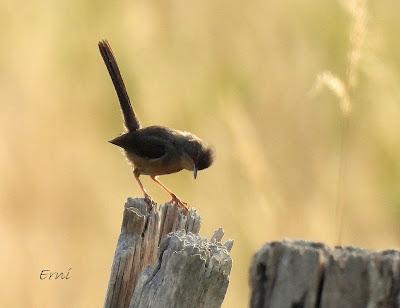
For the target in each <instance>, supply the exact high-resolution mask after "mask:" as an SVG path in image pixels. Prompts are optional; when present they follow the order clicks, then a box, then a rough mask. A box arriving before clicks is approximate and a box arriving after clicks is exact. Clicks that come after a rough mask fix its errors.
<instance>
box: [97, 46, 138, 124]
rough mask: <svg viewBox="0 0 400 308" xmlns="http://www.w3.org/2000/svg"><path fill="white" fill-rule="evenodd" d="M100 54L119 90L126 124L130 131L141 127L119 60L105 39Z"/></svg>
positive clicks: (116, 89)
mask: <svg viewBox="0 0 400 308" xmlns="http://www.w3.org/2000/svg"><path fill="white" fill-rule="evenodd" d="M99 50H100V54H101V56H102V57H103V60H104V63H105V65H106V66H107V70H108V73H109V74H110V76H111V80H112V82H113V84H114V88H115V91H116V92H117V95H118V99H119V103H120V105H121V109H122V113H123V115H124V120H125V126H126V128H127V129H128V130H129V131H134V130H137V129H139V128H140V122H139V120H138V118H137V117H136V115H135V112H134V111H133V109H132V105H131V102H130V100H129V96H128V92H127V91H126V88H125V84H124V80H123V79H122V76H121V72H120V71H119V68H118V64H117V60H116V59H115V57H114V54H113V52H112V49H111V46H110V44H109V43H108V42H107V41H106V40H104V41H100V42H99Z"/></svg>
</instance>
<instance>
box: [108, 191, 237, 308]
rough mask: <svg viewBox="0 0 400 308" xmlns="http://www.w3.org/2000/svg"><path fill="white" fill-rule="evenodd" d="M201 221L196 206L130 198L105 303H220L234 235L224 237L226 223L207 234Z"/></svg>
mask: <svg viewBox="0 0 400 308" xmlns="http://www.w3.org/2000/svg"><path fill="white" fill-rule="evenodd" d="M200 225H201V218H200V216H199V215H198V214H197V212H196V210H195V209H190V210H189V211H188V212H187V211H184V210H182V209H180V208H177V207H176V206H175V205H172V204H168V203H167V204H164V205H161V206H160V207H158V206H157V205H156V204H154V203H152V204H149V203H147V202H146V201H145V200H144V199H140V198H135V199H132V198H128V200H127V202H126V204H125V208H124V213H123V220H122V226H121V233H120V236H119V239H118V243H117V248H116V250H115V255H114V261H113V265H112V269H111V275H110V280H109V284H108V290H107V295H106V300H105V304H104V306H105V307H107V308H109V307H112V308H114V307H118V308H119V307H135V308H136V307H149V308H150V307H166V308H168V307H193V305H195V306H196V307H220V305H221V303H222V301H223V299H224V296H225V293H226V289H227V286H228V283H229V273H230V269H231V264H232V260H231V257H230V255H229V251H230V250H231V248H232V245H233V241H227V242H226V243H224V244H222V243H221V239H222V236H223V231H222V229H219V230H217V231H216V232H215V234H214V236H213V237H212V238H211V240H207V239H204V238H201V237H200V236H199V235H198V233H199V230H200ZM194 277H196V279H193V278H194ZM188 279H190V280H191V281H193V280H195V281H196V283H192V287H187V286H186V287H185V285H186V284H187V282H188ZM159 281H162V282H163V283H162V284H160V283H159ZM189 286H190V284H189ZM133 294H135V296H133ZM152 294H157V296H156V297H154V296H151V295H152ZM188 299H190V300H189V301H188Z"/></svg>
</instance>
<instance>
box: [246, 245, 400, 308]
mask: <svg viewBox="0 0 400 308" xmlns="http://www.w3.org/2000/svg"><path fill="white" fill-rule="evenodd" d="M250 276H251V278H250V284H251V288H252V294H251V305H250V306H251V307H252V308H275V307H282V308H285V307H304V308H306V307H310V308H311V307H313V308H314V307H323V308H337V307H340V308H374V307H385V308H389V307H390V308H392V307H400V252H399V251H394V250H387V251H382V252H371V251H368V250H365V249H360V248H354V247H335V248H334V249H330V248H328V247H327V246H325V245H324V244H321V243H311V242H306V241H282V242H272V243H269V244H267V245H265V246H264V247H263V248H262V249H261V250H260V251H259V252H258V253H257V254H256V255H255V256H254V259H253V263H252V267H251V273H250Z"/></svg>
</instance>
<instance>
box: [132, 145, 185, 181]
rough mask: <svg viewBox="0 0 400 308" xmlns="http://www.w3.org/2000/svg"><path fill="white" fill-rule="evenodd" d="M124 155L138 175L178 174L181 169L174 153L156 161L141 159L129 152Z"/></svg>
mask: <svg viewBox="0 0 400 308" xmlns="http://www.w3.org/2000/svg"><path fill="white" fill-rule="evenodd" d="M125 154H126V156H127V158H128V160H129V161H130V162H131V163H132V164H133V166H134V167H135V169H137V170H139V172H140V174H144V175H154V176H156V175H163V174H170V173H175V172H179V171H181V170H182V169H183V166H182V162H181V158H180V155H179V154H178V153H174V155H171V154H168V153H167V154H166V155H164V156H162V157H160V158H156V159H149V158H146V157H141V156H139V155H136V154H135V153H133V152H129V151H125Z"/></svg>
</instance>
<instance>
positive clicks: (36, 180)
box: [0, 0, 400, 307]
mask: <svg viewBox="0 0 400 308" xmlns="http://www.w3.org/2000/svg"><path fill="white" fill-rule="evenodd" d="M0 3H1V4H0V5H1V9H0V24H1V27H0V33H1V38H2V40H1V49H0V140H1V143H2V145H1V146H0V204H1V207H0V245H1V254H0V262H1V263H0V264H1V265H2V266H1V267H0V283H1V285H2V286H3V287H2V288H1V289H0V306H2V307H100V306H102V305H103V301H104V295H105V292H106V286H107V282H108V277H109V273H110V268H111V263H112V258H113V254H114V249H115V245H116V240H117V237H118V235H119V228H120V224H121V216H122V208H123V204H124V201H125V199H126V197H127V196H137V195H139V194H140V191H139V189H138V186H137V185H136V183H135V182H134V180H133V178H132V173H131V170H130V169H129V167H128V164H127V163H126V161H125V159H124V158H123V157H122V155H121V153H120V151H119V150H118V149H117V148H116V147H113V146H112V145H110V144H108V143H107V142H106V141H107V140H110V139H111V138H113V137H115V136H117V135H118V134H119V133H120V132H122V119H121V115H120V112H119V107H118V103H117V98H116V95H115V93H114V89H113V87H112V83H111V81H110V78H109V76H108V74H107V72H106V69H105V67H104V64H103V63H102V60H101V57H100V55H99V53H98V49H97V41H98V40H100V39H104V38H107V39H109V40H110V43H111V45H112V47H113V49H114V51H115V53H116V56H117V59H118V60H119V64H120V66H121V68H122V74H123V76H124V78H125V82H126V84H127V88H128V92H129V93H130V95H131V97H132V99H133V104H134V108H135V110H136V112H137V113H138V115H139V117H140V119H141V121H142V123H143V124H145V125H151V124H162V125H167V126H171V127H174V128H178V129H185V130H189V131H192V132H194V133H196V134H197V135H199V136H200V137H203V138H204V139H205V140H207V141H209V143H211V144H213V145H214V146H215V148H216V150H217V160H216V163H215V165H214V166H213V167H212V168H210V169H208V170H206V171H202V172H200V174H199V178H198V180H196V181H194V180H192V175H191V174H190V173H189V172H182V173H180V174H177V175H172V176H165V177H163V178H162V180H163V181H164V182H165V183H166V184H167V185H169V186H170V187H171V188H172V189H174V190H175V191H177V192H178V194H179V195H180V196H181V197H182V198H183V199H184V200H186V201H188V202H189V203H190V204H191V205H192V206H195V207H196V208H197V209H198V210H199V212H200V213H201V215H202V218H203V221H204V223H203V227H202V234H204V235H210V234H211V233H212V231H213V230H215V229H216V228H217V227H219V226H223V227H224V229H225V232H226V237H227V238H233V239H234V240H235V246H234V249H233V260H234V265H233V270H232V275H231V283H230V286H229V289H228V293H227V295H226V299H225V302H224V307H246V306H247V305H248V300H249V288H248V269H249V264H250V261H251V257H252V255H253V254H254V253H255V251H256V250H257V249H259V248H260V247H261V245H262V244H263V243H265V242H266V241H271V240H279V239H282V238H303V239H308V240H314V241H324V242H326V243H328V244H331V245H335V244H338V237H339V234H340V233H341V241H340V242H341V243H342V244H351V245H358V246H362V247H367V248H370V249H384V248H389V247H398V246H399V243H400V224H399V219H400V186H399V180H400V159H399V155H400V134H399V131H400V121H399V119H400V108H399V106H400V105H399V104H400V103H399V102H400V83H399V77H400V40H399V39H398V34H397V31H396V30H397V29H398V28H399V19H398V16H397V15H398V14H397V12H398V11H399V10H400V3H399V2H396V1H387V0H386V1H385V0H384V1H379V2H377V1H374V2H372V1H371V2H370V3H368V5H367V8H366V15H365V16H364V15H362V14H361V15H362V16H364V17H365V19H364V20H363V23H362V26H363V28H362V31H361V32H362V40H360V42H359V44H354V37H352V33H353V32H352V29H354V24H357V16H361V15H360V14H357V10H358V9H357V5H355V6H354V7H353V6H352V4H357V3H358V2H354V1H345V0H343V1H334V0H326V1H311V0H302V1H299V0H297V1H296V0H294V1H276V0H273V1H261V0H254V1H250V2H243V1H231V0H230V1H228V0H221V1H217V2H215V1H208V0H206V1H191V2H187V1H182V0H173V1H168V2H167V1H143V0H129V1H127V0H126V1H117V2H113V3H111V2H109V1H87V0H84V1H76V0H72V1H57V2H56V1H35V0H34V1H29V2H26V1H24V2H23V1H20V0H16V1H15V0H14V1H10V0H2V1H1V2H0ZM354 8H356V13H355V14H354V11H353V13H351V9H354ZM364 17H363V18H364ZM357 35H359V34H357ZM357 35H356V37H355V38H356V39H357ZM353 49H356V50H355V51H356V52H357V57H358V58H357V65H356V66H355V69H354V70H353V71H354V72H353V74H355V76H357V84H356V85H353V86H349V85H350V83H349V81H348V80H349V74H350V73H349V70H350V69H349V65H350V66H351V64H349V63H350V62H351V61H349V55H351V54H352V51H354V50H353ZM323 71H329V72H331V73H332V75H334V76H336V77H337V78H338V79H340V80H342V81H343V83H344V84H345V87H346V88H347V91H348V93H347V94H348V95H349V97H350V98H351V105H352V112H351V115H350V116H349V117H348V129H347V130H346V132H345V133H343V129H342V128H341V124H340V123H341V121H343V113H342V112H341V110H340V108H339V104H338V103H339V102H340V101H338V99H337V97H336V96H337V95H335V93H332V91H329V89H327V88H326V87H325V88H324V87H322V89H320V91H317V93H313V95H310V93H311V92H313V91H311V92H310V90H311V89H312V88H313V87H314V85H315V81H316V80H318V76H321V72H323ZM346 80H347V81H346ZM328 83H329V82H328ZM314 92H315V91H314ZM336 94H337V93H336ZM343 138H346V147H345V149H344V150H343V151H342V150H341V144H342V140H343ZM341 161H342V162H343V161H344V162H345V164H344V166H345V167H344V168H343V172H342V174H341V175H339V166H340V164H341ZM144 183H145V185H146V187H147V188H148V190H149V191H150V192H151V194H152V195H153V198H154V199H155V200H156V201H158V202H164V201H167V199H168V196H167V195H166V194H165V193H164V192H163V191H161V190H160V189H159V188H158V187H156V186H155V185H154V184H153V183H151V182H150V181H149V180H148V179H144ZM340 187H341V188H340ZM338 190H339V191H338ZM338 196H341V197H340V198H339V205H338ZM338 208H339V209H340V208H341V209H342V210H341V211H342V214H343V215H342V216H343V223H342V227H340V222H339V219H338V215H337V210H338ZM339 229H341V230H339ZM69 268H72V270H71V273H70V274H71V276H72V278H71V279H70V280H68V281H60V280H57V281H41V280H39V274H40V271H41V270H42V269H51V270H53V271H67V270H68V269H69Z"/></svg>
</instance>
